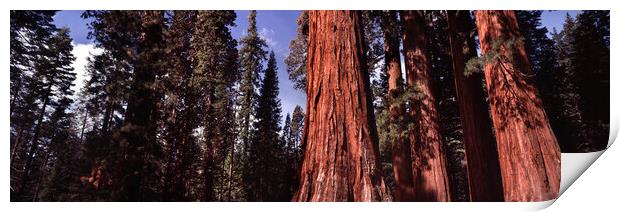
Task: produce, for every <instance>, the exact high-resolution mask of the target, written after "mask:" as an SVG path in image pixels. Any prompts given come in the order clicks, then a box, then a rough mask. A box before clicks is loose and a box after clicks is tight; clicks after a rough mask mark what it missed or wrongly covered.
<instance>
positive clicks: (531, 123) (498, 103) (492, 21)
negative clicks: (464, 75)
mask: <svg viewBox="0 0 620 212" xmlns="http://www.w3.org/2000/svg"><path fill="white" fill-rule="evenodd" d="M476 25H477V27H478V35H479V38H480V48H481V50H482V54H485V53H489V52H492V51H496V50H494V48H493V46H494V44H496V46H497V43H498V42H499V43H500V44H499V50H497V52H495V53H497V54H499V56H500V58H510V59H496V60H491V61H488V62H486V64H485V66H484V75H485V79H486V83H487V88H488V96H489V104H490V106H491V116H492V120H493V125H494V128H495V135H496V139H497V146H498V153H499V159H500V160H499V162H500V169H501V174H502V182H503V187H504V199H505V201H545V200H550V199H553V198H556V197H557V196H558V191H559V184H560V149H559V146H558V143H557V141H556V138H555V135H554V134H553V131H552V130H551V127H550V125H549V121H548V119H547V115H546V114H545V111H544V109H543V105H542V101H541V99H540V95H539V93H538V90H537V89H536V87H535V86H534V85H535V82H534V77H533V73H532V71H531V68H530V64H529V61H528V58H527V54H526V52H525V48H524V45H523V43H522V42H515V43H514V45H512V46H508V45H507V42H504V41H506V40H509V39H515V38H521V34H520V33H519V28H518V25H517V19H516V15H515V13H514V11H477V12H476Z"/></svg>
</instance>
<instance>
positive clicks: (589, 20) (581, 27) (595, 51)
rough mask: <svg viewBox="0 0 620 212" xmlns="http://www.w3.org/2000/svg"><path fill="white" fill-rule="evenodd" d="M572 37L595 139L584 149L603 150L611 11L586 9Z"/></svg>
mask: <svg viewBox="0 0 620 212" xmlns="http://www.w3.org/2000/svg"><path fill="white" fill-rule="evenodd" d="M570 36H573V38H572V40H573V43H572V45H573V52H572V54H570V55H569V58H570V60H571V63H572V66H573V67H574V70H575V85H576V88H577V92H578V93H579V95H580V97H581V98H580V100H579V107H580V109H581V110H582V114H583V120H584V121H585V123H586V126H587V129H588V131H589V135H588V137H590V138H591V143H590V144H586V145H585V147H581V150H582V151H600V150H603V149H605V148H607V143H608V139H609V103H610V102H609V101H610V100H609V99H610V96H609V94H610V93H609V92H610V90H609V89H610V81H609V76H610V75H609V73H610V72H609V70H610V60H609V58H610V53H609V11H608V10H600V11H583V12H582V13H581V14H579V15H577V18H576V24H575V28H574V30H573V31H572V32H570Z"/></svg>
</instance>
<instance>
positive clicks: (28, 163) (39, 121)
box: [17, 84, 52, 198]
mask: <svg viewBox="0 0 620 212" xmlns="http://www.w3.org/2000/svg"><path fill="white" fill-rule="evenodd" d="M51 89H52V85H51V84H50V85H48V87H47V89H46V91H47V92H46V95H45V97H44V99H43V106H41V111H40V112H39V117H38V118H37V125H36V126H35V129H34V136H33V137H32V144H31V146H30V150H29V151H28V158H27V159H26V164H25V166H24V172H23V173H22V179H21V186H20V188H19V192H18V195H17V196H19V197H20V198H21V197H22V195H24V191H25V190H24V189H25V187H26V184H27V183H28V180H30V179H29V178H30V171H31V170H32V160H34V158H33V157H34V154H35V153H36V151H37V148H38V146H39V137H40V134H41V125H42V124H43V118H44V117H45V109H46V108H47V104H48V103H49V95H50V91H51Z"/></svg>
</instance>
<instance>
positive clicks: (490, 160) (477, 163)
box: [447, 11, 503, 201]
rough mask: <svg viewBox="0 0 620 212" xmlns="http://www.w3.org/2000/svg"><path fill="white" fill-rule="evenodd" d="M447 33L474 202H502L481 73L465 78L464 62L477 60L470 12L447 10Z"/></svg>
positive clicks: (499, 176)
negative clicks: (471, 59) (475, 58)
mask: <svg viewBox="0 0 620 212" xmlns="http://www.w3.org/2000/svg"><path fill="white" fill-rule="evenodd" d="M447 13H448V32H449V33H448V34H449V39H450V47H451V54H452V64H453V66H452V67H453V70H454V82H455V84H456V86H455V87H456V95H457V100H458V105H459V112H460V115H461V124H462V127H463V141H464V143H465V153H466V157H467V173H468V179H469V196H470V199H471V201H503V198H502V178H501V174H500V171H499V160H498V156H497V146H496V144H495V139H494V138H493V132H492V131H491V130H492V129H491V120H490V118H489V115H488V107H487V103H486V100H485V97H484V90H483V89H482V86H483V85H482V73H472V74H471V75H469V76H465V71H464V68H465V61H466V60H468V59H470V58H474V57H476V44H475V41H474V37H473V36H472V35H470V33H471V32H472V30H473V29H474V26H473V23H472V20H471V16H470V15H469V11H448V12H447Z"/></svg>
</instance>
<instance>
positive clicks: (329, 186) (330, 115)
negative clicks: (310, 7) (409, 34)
mask: <svg viewBox="0 0 620 212" xmlns="http://www.w3.org/2000/svg"><path fill="white" fill-rule="evenodd" d="M308 40H309V45H308V64H307V70H308V73H307V79H308V86H307V91H308V92H307V93H308V101H307V115H306V116H307V118H306V120H305V124H304V125H305V126H304V137H303V141H302V145H303V147H304V159H303V162H302V167H301V175H300V178H301V179H300V184H299V189H298V190H297V193H296V194H295V197H294V198H293V200H295V201H347V200H349V201H381V200H389V199H391V197H390V194H389V193H388V191H387V190H386V186H385V183H384V182H383V177H382V176H381V167H380V164H379V161H378V151H377V148H378V147H377V146H378V145H377V132H376V128H375V118H374V114H373V109H372V103H371V97H370V87H369V79H368V72H367V69H366V67H365V66H366V63H365V58H364V57H365V56H364V51H363V50H364V45H363V37H362V28H361V23H360V14H359V12H355V11H309V39H308Z"/></svg>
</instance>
